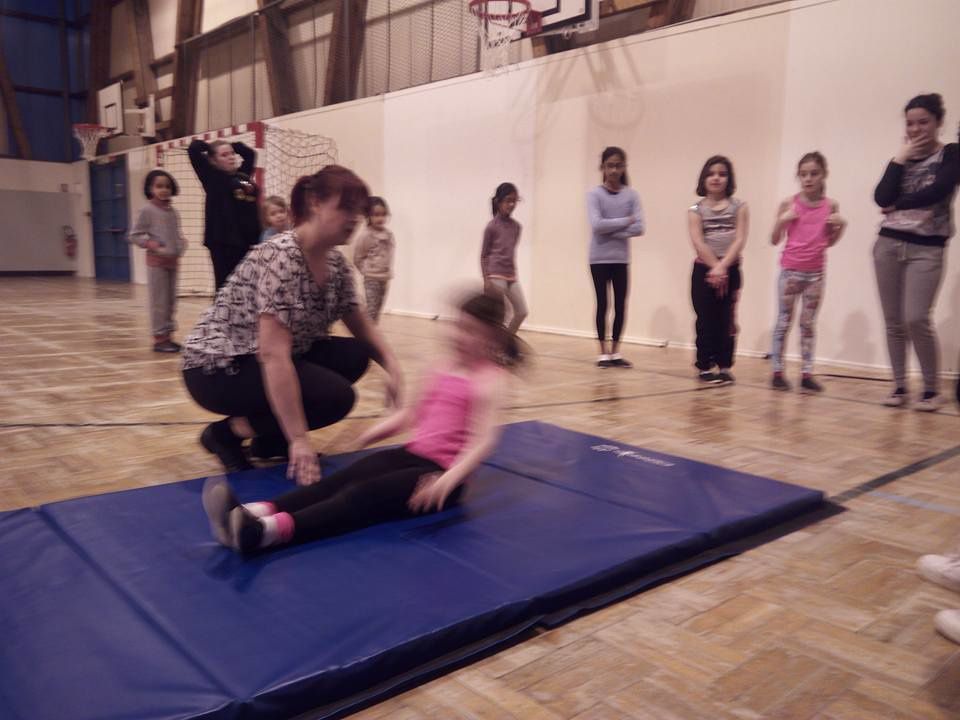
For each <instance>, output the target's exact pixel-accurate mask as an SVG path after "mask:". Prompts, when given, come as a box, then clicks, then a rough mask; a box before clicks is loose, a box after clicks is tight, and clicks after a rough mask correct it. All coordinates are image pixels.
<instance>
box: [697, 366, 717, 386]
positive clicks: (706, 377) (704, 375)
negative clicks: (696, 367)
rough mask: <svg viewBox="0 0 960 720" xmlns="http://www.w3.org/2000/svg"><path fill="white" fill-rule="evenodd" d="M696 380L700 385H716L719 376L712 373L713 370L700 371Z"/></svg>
mask: <svg viewBox="0 0 960 720" xmlns="http://www.w3.org/2000/svg"><path fill="white" fill-rule="evenodd" d="M697 378H698V379H699V380H700V382H702V383H710V384H712V385H716V384H717V383H718V382H720V374H719V373H715V372H713V370H701V371H700V374H699V375H697Z"/></svg>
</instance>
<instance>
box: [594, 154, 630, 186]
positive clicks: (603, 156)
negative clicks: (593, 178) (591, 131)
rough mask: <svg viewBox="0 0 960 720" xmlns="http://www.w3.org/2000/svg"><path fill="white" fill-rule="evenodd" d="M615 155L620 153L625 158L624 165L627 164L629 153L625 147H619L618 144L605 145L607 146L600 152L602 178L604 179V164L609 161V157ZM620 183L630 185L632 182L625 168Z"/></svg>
mask: <svg viewBox="0 0 960 720" xmlns="http://www.w3.org/2000/svg"><path fill="white" fill-rule="evenodd" d="M614 155H619V156H620V157H622V158H623V164H624V165H626V164H627V154H626V153H625V152H624V151H623V148H618V147H617V146H616V145H610V146H609V147H605V148H604V149H603V152H602V153H600V172H601V176H600V179H601V180H603V175H602V173H603V164H604V163H605V162H606V161H607V158H611V157H613V156H614ZM620 184H621V185H629V184H630V179H629V178H628V177H627V171H626V170H624V171H623V175H621V176H620Z"/></svg>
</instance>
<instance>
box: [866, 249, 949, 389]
mask: <svg viewBox="0 0 960 720" xmlns="http://www.w3.org/2000/svg"><path fill="white" fill-rule="evenodd" d="M873 262H874V266H875V268H876V271H877V287H878V288H879V290H880V305H881V306H882V307H883V319H884V322H885V323H886V326H887V350H888V351H889V353H890V364H891V365H892V366H893V379H894V380H895V381H896V384H897V387H898V388H902V387H906V382H907V339H908V338H909V340H910V342H911V343H913V349H914V351H915V352H916V353H917V359H918V360H919V361H920V369H921V371H922V372H923V389H924V391H925V392H934V393H935V392H937V390H938V386H939V382H938V370H939V350H938V348H937V334H936V332H934V329H933V323H932V322H930V311H931V309H932V308H933V303H934V301H935V300H936V298H937V290H939V288H940V279H941V278H942V277H943V248H942V247H938V246H935V245H919V244H917V243H911V242H905V241H904V240H896V239H894V238H890V237H886V236H885V235H881V236H879V237H878V238H877V242H876V244H875V245H874V246H873Z"/></svg>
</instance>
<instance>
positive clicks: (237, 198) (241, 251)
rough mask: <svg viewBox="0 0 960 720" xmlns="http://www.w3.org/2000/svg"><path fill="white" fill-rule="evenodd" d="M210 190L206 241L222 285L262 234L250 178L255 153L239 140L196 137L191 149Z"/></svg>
mask: <svg viewBox="0 0 960 720" xmlns="http://www.w3.org/2000/svg"><path fill="white" fill-rule="evenodd" d="M187 154H188V155H189V156H190V163H191V164H192V165H193V170H194V172H195V173H196V174H197V178H198V179H199V180H200V184H201V185H203V190H204V192H205V193H206V199H205V200H204V204H203V209H204V227H203V244H204V245H206V247H207V250H209V251H210V260H211V262H212V263H213V279H214V283H215V286H216V289H217V290H219V289H220V288H221V287H223V284H224V283H225V282H226V281H227V277H228V276H229V275H230V273H232V272H233V269H234V268H235V267H236V266H237V265H239V264H240V261H241V260H243V257H244V255H246V254H247V250H249V249H250V248H251V246H253V245H256V244H257V240H259V238H260V209H259V207H258V206H257V200H258V199H259V196H260V190H259V189H258V188H257V186H256V184H255V183H254V182H253V180H252V179H251V174H252V173H253V163H254V161H255V160H256V157H257V154H256V152H255V151H254V150H252V149H251V148H249V147H247V146H246V145H244V144H243V143H241V142H235V143H228V142H227V141H226V140H216V141H214V142H212V143H210V144H209V145H208V144H207V143H206V142H204V141H203V140H194V141H193V142H191V143H190V146H189V147H188V148H187Z"/></svg>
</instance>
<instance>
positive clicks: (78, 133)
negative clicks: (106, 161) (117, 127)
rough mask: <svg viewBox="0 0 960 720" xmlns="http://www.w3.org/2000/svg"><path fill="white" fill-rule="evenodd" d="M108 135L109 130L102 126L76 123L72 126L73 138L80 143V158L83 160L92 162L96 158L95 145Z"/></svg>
mask: <svg viewBox="0 0 960 720" xmlns="http://www.w3.org/2000/svg"><path fill="white" fill-rule="evenodd" d="M109 134H110V129H109V128H105V127H104V126H103V125H94V124H91V123H78V124H76V125H74V126H73V136H74V137H75V138H76V139H77V140H79V141H80V157H82V158H83V159H84V160H93V158H95V157H96V156H97V145H98V144H99V143H100V140H101V139H102V138H104V137H106V136H107V135H109Z"/></svg>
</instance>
